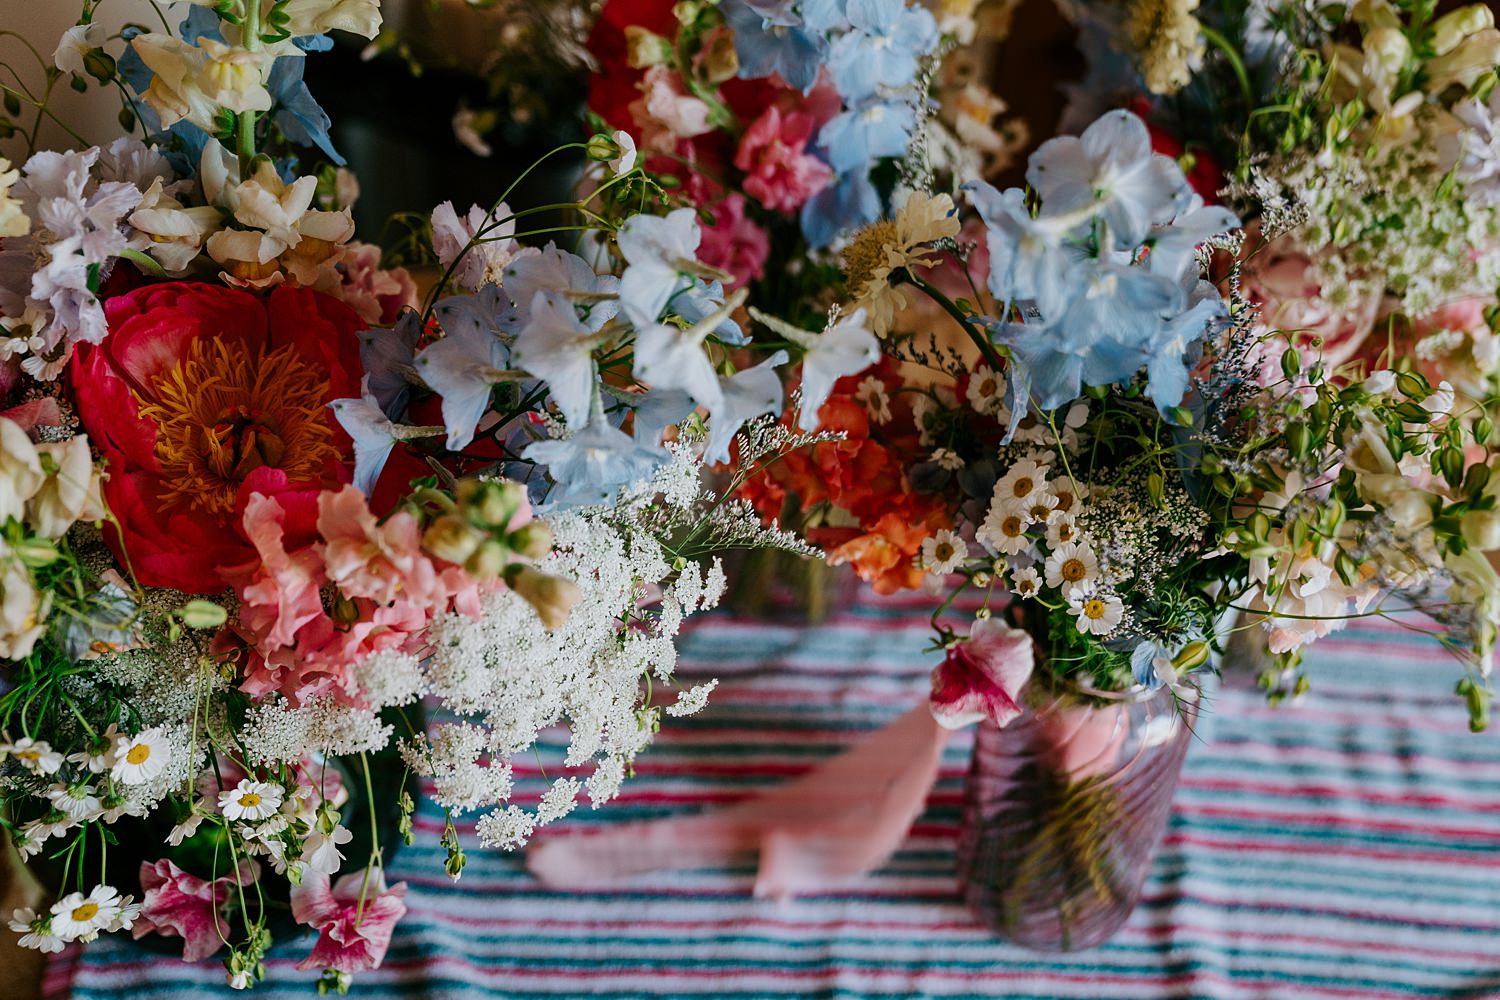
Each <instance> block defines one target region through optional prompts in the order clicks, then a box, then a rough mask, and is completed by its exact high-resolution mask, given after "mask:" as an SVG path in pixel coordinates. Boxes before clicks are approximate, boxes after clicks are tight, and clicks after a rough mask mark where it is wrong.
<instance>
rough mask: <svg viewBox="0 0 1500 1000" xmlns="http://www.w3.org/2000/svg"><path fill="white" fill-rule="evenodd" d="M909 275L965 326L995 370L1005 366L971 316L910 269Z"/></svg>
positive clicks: (911, 279)
mask: <svg viewBox="0 0 1500 1000" xmlns="http://www.w3.org/2000/svg"><path fill="white" fill-rule="evenodd" d="M907 277H908V278H909V280H910V281H911V283H912V284H913V285H916V286H917V287H918V288H920V289H921V290H922V291H923V292H924V293H926V295H927V297H928V298H930V299H932V301H934V302H936V303H937V304H938V305H940V306H942V307H943V311H944V312H946V313H947V314H948V315H949V316H952V317H953V318H954V319H955V320H957V321H958V325H959V326H961V327H963V331H964V333H966V334H968V337H969V339H970V340H972V341H973V342H974V345H975V346H976V347H978V348H979V353H980V354H983V355H984V360H985V361H986V362H988V364H989V366H990V367H991V368H992V369H993V370H995V371H997V372H998V371H1000V370H1001V369H1002V368H1004V367H1005V361H1004V360H1003V359H1002V358H1001V357H1000V353H999V352H998V351H996V350H995V345H994V344H993V343H991V342H990V338H989V337H988V336H986V335H985V334H984V333H983V332H981V331H980V330H979V329H978V328H976V327H975V326H974V324H973V323H972V322H971V321H970V319H969V317H968V316H967V315H966V314H965V313H964V311H963V310H962V309H960V308H958V306H957V305H956V304H954V302H953V300H952V299H950V298H948V296H946V295H944V294H943V293H942V292H940V291H938V290H937V289H936V288H934V287H933V286H932V285H929V284H928V283H927V282H925V281H923V280H922V279H921V278H919V277H917V276H916V275H915V274H912V273H911V272H910V271H908V272H907Z"/></svg>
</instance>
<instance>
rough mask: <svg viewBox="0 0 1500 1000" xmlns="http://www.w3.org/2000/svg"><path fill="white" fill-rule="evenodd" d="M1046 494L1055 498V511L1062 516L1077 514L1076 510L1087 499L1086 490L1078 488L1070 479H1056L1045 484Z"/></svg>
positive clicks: (1081, 487) (1085, 488)
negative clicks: (1059, 512) (1062, 514)
mask: <svg viewBox="0 0 1500 1000" xmlns="http://www.w3.org/2000/svg"><path fill="white" fill-rule="evenodd" d="M1047 492H1048V493H1051V494H1052V495H1053V496H1055V497H1057V509H1058V510H1059V511H1061V512H1062V513H1064V514H1073V515H1075V516H1076V515H1077V514H1078V508H1079V507H1081V506H1082V505H1083V501H1084V500H1085V499H1086V498H1087V497H1088V495H1089V494H1088V488H1087V487H1084V486H1079V485H1077V484H1076V483H1074V482H1073V481H1072V480H1071V479H1058V480H1055V481H1053V482H1050V483H1048V484H1047Z"/></svg>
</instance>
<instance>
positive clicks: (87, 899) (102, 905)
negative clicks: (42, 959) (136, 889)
mask: <svg viewBox="0 0 1500 1000" xmlns="http://www.w3.org/2000/svg"><path fill="white" fill-rule="evenodd" d="M129 902H130V899H129V897H125V898H124V899H121V898H120V893H119V890H117V889H116V888H115V887H114V886H109V885H98V886H95V887H94V889H93V891H91V892H90V893H89V894H88V895H87V896H85V895H84V894H83V893H81V892H75V893H73V894H72V895H69V896H64V897H63V898H62V899H59V900H58V901H57V902H55V903H53V904H52V933H53V934H56V935H57V936H58V937H59V938H61V939H62V940H64V941H92V940H94V938H96V937H98V936H99V932H100V931H104V930H109V929H110V928H112V927H118V926H119V925H120V920H121V918H122V916H123V907H124V906H125V905H127V904H128V903H129Z"/></svg>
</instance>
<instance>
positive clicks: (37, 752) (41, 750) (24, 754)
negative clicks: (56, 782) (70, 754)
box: [0, 736, 63, 774]
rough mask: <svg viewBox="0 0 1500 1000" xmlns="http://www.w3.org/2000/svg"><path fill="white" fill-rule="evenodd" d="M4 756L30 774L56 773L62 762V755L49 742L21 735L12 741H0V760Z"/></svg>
mask: <svg viewBox="0 0 1500 1000" xmlns="http://www.w3.org/2000/svg"><path fill="white" fill-rule="evenodd" d="M6 757H10V758H11V759H12V760H14V761H15V762H16V763H18V764H20V765H21V766H22V767H24V768H25V769H26V770H28V771H30V772H31V773H32V774H56V773H57V770H58V768H60V767H62V764H63V755H62V754H60V753H58V752H57V751H56V750H53V749H52V745H51V744H50V743H48V742H47V741H46V740H34V739H32V738H31V737H30V736H23V737H22V738H21V739H19V740H16V741H15V742H14V743H0V760H3V759H5V758H6Z"/></svg>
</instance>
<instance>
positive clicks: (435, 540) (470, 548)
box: [422, 514, 484, 563]
mask: <svg viewBox="0 0 1500 1000" xmlns="http://www.w3.org/2000/svg"><path fill="white" fill-rule="evenodd" d="M482 541H484V535H483V534H482V533H481V532H479V531H478V530H476V529H475V528H474V526H473V525H471V524H469V522H467V521H465V520H464V519H463V518H461V517H459V516H458V515H457V514H444V515H443V516H442V517H440V518H438V519H437V520H436V521H433V522H432V523H431V524H430V525H428V526H427V530H426V531H424V532H423V533H422V548H424V549H426V550H427V551H428V552H429V553H430V554H432V555H434V556H436V557H437V558H439V559H444V560H447V561H448V562H451V563H462V562H463V561H464V560H466V559H468V558H469V557H470V556H472V555H473V554H474V550H475V549H477V548H479V543H480V542H482Z"/></svg>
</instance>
